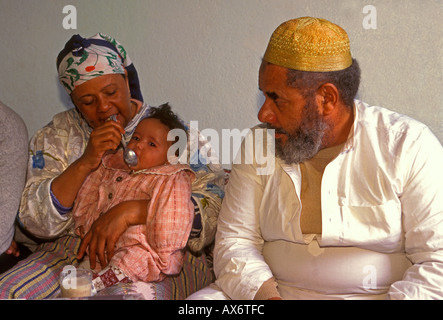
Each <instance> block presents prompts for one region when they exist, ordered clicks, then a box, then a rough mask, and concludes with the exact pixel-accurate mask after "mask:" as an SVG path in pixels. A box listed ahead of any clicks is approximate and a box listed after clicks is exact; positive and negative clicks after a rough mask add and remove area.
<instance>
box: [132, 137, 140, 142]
mask: <svg viewBox="0 0 443 320" xmlns="http://www.w3.org/2000/svg"><path fill="white" fill-rule="evenodd" d="M131 140H134V141H140V138H139V137H137V136H132V138H131Z"/></svg>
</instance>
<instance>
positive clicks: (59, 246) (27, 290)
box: [0, 236, 213, 300]
mask: <svg viewBox="0 0 443 320" xmlns="http://www.w3.org/2000/svg"><path fill="white" fill-rule="evenodd" d="M79 245H80V239H79V238H76V237H71V236H65V237H62V238H59V239H57V240H56V241H54V242H48V243H45V244H42V245H41V246H40V247H39V248H38V249H37V250H36V252H34V253H33V254H31V255H30V256H29V257H28V258H26V259H25V260H22V261H21V262H19V263H18V264H17V265H16V266H15V267H14V268H12V269H10V270H8V271H7V272H5V273H3V274H1V275H0V299H51V298H56V297H57V296H56V295H57V291H58V289H59V284H58V275H59V274H60V272H61V271H62V269H63V267H64V266H66V265H73V266H77V265H78V261H77V259H76V258H75V253H76V252H77V250H78V247H79ZM208 261H209V259H208V257H207V256H206V255H205V254H204V253H203V254H201V255H200V256H194V255H192V254H191V253H190V252H189V251H186V253H185V257H184V266H183V269H182V270H181V272H180V274H179V275H177V276H172V277H171V276H170V277H167V278H166V279H165V280H163V281H162V282H159V283H155V285H154V289H155V298H156V299H157V300H172V299H174V300H181V299H185V298H186V297H187V296H189V295H190V294H192V293H194V292H195V291H197V290H199V289H202V288H203V287H205V286H207V285H209V284H210V283H211V282H212V281H213V273H212V268H211V265H210V264H209V262H208Z"/></svg>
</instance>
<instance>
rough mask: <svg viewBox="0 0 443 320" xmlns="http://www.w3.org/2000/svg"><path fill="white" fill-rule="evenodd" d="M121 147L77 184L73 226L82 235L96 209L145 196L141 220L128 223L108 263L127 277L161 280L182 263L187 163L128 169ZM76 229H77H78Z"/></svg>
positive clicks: (189, 211) (189, 215)
mask: <svg viewBox="0 0 443 320" xmlns="http://www.w3.org/2000/svg"><path fill="white" fill-rule="evenodd" d="M122 159H123V158H122V154H121V151H119V152H117V153H116V154H110V155H108V156H105V157H104V158H103V161H102V165H101V166H100V167H99V168H98V169H97V170H96V171H94V172H93V173H91V174H90V175H89V176H88V177H87V179H86V180H85V182H84V183H83V185H82V187H81V189H80V190H79V193H78V194H77V198H76V201H75V204H74V208H73V212H72V216H73V218H74V220H75V230H76V233H77V234H79V235H84V234H86V233H87V232H88V231H89V229H90V228H91V226H92V224H93V222H94V221H95V220H97V218H99V216H100V214H102V213H106V212H107V211H108V210H110V209H111V208H112V207H114V206H115V205H117V204H119V203H121V202H123V201H127V200H149V204H148V207H147V210H148V214H147V218H146V223H145V224H143V225H136V226H131V227H129V228H128V229H127V230H126V231H125V232H124V233H123V235H122V236H121V237H120V239H119V240H118V242H117V244H116V249H115V254H114V256H113V257H112V259H111V261H110V262H109V264H110V265H112V266H115V267H117V268H119V269H120V270H122V271H123V272H124V273H125V274H126V275H127V276H128V277H129V278H130V279H131V280H132V281H138V280H141V281H145V282H150V281H161V280H162V279H164V277H165V276H166V275H172V274H177V273H179V272H180V270H181V267H182V265H183V248H184V247H185V246H186V243H187V240H188V237H189V234H190V231H191V227H192V222H193V218H194V205H193V203H192V201H191V182H192V181H193V179H194V177H195V174H194V173H193V171H192V170H191V169H190V168H189V166H187V165H180V164H179V165H169V164H167V165H163V166H158V167H155V168H150V169H146V170H141V171H137V172H132V171H130V170H127V169H126V167H125V165H124V163H123V160H122ZM80 230H82V232H80Z"/></svg>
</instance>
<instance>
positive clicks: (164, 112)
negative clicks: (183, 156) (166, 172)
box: [144, 103, 188, 157]
mask: <svg viewBox="0 0 443 320" xmlns="http://www.w3.org/2000/svg"><path fill="white" fill-rule="evenodd" d="M151 118H152V119H157V120H159V121H160V122H161V123H162V124H164V125H165V126H167V127H168V128H169V130H173V129H181V130H183V131H184V132H185V133H186V139H187V138H188V132H187V130H186V127H185V125H184V124H183V121H182V120H181V119H180V118H179V117H178V115H176V114H175V113H174V112H172V110H171V106H170V105H169V104H168V103H164V104H162V105H160V106H158V107H151V108H149V112H148V115H147V116H146V118H144V119H151ZM178 140H179V136H176V137H175V142H178ZM180 153H181V151H180V149H177V150H176V152H175V155H176V156H177V157H180Z"/></svg>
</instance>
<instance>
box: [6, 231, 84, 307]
mask: <svg viewBox="0 0 443 320" xmlns="http://www.w3.org/2000/svg"><path fill="white" fill-rule="evenodd" d="M79 245H80V239H78V238H75V237H70V236H65V237H61V238H59V239H57V240H55V241H53V242H47V243H44V244H42V245H40V246H39V247H38V249H37V250H36V251H35V252H34V253H32V254H31V255H30V256H29V257H27V258H26V259H24V260H22V261H20V262H19V263H18V264H17V265H15V266H14V267H13V268H12V269H10V270H8V271H6V272H4V273H3V274H1V275H0V299H47V298H51V297H54V295H55V294H56V292H57V291H58V289H59V284H58V275H59V274H60V272H61V271H62V269H63V267H65V266H67V265H74V266H75V265H77V264H78V261H77V259H76V254H75V252H77V249H78V246H79Z"/></svg>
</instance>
